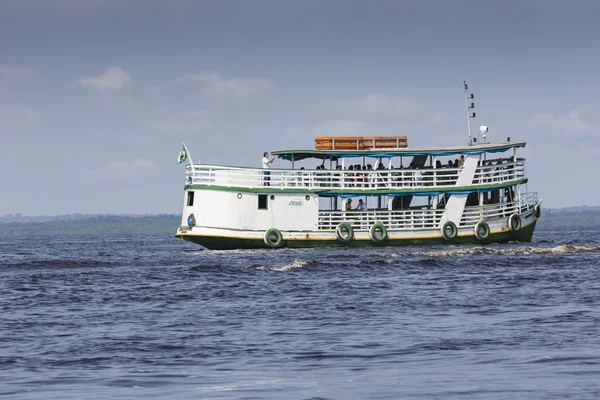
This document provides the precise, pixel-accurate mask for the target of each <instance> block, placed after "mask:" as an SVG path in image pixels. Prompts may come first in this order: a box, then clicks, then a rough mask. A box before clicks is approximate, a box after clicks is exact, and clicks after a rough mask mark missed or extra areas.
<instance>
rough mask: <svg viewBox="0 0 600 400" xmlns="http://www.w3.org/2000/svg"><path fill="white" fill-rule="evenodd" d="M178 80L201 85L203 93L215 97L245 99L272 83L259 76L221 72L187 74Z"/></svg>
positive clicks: (265, 88)
mask: <svg viewBox="0 0 600 400" xmlns="http://www.w3.org/2000/svg"><path fill="white" fill-rule="evenodd" d="M177 81H178V82H186V81H187V82H194V83H196V84H198V85H200V86H201V87H202V90H203V91H204V93H205V94H207V95H210V96H212V97H216V98H219V99H221V98H224V97H231V98H234V99H237V100H247V99H248V98H249V97H250V96H253V95H255V94H257V93H259V92H262V91H264V90H267V89H270V88H271V87H273V84H272V83H271V82H270V81H269V80H268V79H265V78H260V77H237V78H225V77H223V76H222V75H221V74H215V73H202V74H196V75H192V74H188V75H183V76H181V77H179V78H177Z"/></svg>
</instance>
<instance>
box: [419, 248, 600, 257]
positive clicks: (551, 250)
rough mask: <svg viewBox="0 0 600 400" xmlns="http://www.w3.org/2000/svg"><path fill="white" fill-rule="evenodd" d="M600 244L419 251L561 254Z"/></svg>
mask: <svg viewBox="0 0 600 400" xmlns="http://www.w3.org/2000/svg"><path fill="white" fill-rule="evenodd" d="M598 251H600V246H573V245H560V246H555V247H531V246H527V247H511V248H489V247H475V248H468V249H452V250H442V251H429V252H423V253H419V255H422V256H429V257H443V256H468V255H479V254H491V255H494V254H505V255H506V254H513V255H528V254H561V253H579V252H581V253H583V252H598Z"/></svg>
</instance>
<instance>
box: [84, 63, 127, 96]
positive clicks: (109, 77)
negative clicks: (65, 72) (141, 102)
mask: <svg viewBox="0 0 600 400" xmlns="http://www.w3.org/2000/svg"><path fill="white" fill-rule="evenodd" d="M77 84H79V85H81V86H84V87H92V88H95V89H98V90H101V91H111V92H116V91H119V90H120V89H122V88H124V87H125V86H129V85H131V84H133V80H132V79H131V75H129V73H128V72H127V71H124V70H123V69H122V68H121V67H109V68H108V69H107V70H106V71H104V73H103V74H102V75H99V76H84V77H83V78H81V79H79V80H78V81H77Z"/></svg>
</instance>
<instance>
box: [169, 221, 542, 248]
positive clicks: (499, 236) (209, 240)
mask: <svg viewBox="0 0 600 400" xmlns="http://www.w3.org/2000/svg"><path fill="white" fill-rule="evenodd" d="M535 224H536V221H534V222H533V223H531V224H529V225H527V226H525V227H523V228H522V229H521V230H519V232H510V231H506V232H499V233H494V234H490V236H488V238H487V239H486V240H478V239H477V238H476V237H475V235H469V236H458V237H456V238H454V239H452V240H445V239H443V238H442V237H439V238H427V239H390V240H385V241H383V242H381V243H375V242H373V241H371V240H353V241H351V242H349V243H342V242H340V241H338V240H335V239H332V240H286V241H284V243H283V245H282V247H290V248H313V247H373V246H414V245H436V244H490V243H506V242H512V241H517V242H531V238H532V237H533V231H534V230H535ZM177 236H178V237H180V238H181V239H183V240H187V241H189V242H192V243H195V244H198V245H200V246H204V247H206V248H208V249H211V250H234V249H261V248H268V246H267V245H266V244H265V243H264V242H263V241H262V240H261V239H242V238H227V237H217V236H195V235H177Z"/></svg>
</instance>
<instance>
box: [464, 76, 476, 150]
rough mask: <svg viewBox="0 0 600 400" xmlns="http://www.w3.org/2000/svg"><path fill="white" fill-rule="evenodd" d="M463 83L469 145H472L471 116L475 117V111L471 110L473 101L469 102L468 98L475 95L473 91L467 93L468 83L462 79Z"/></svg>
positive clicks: (473, 105) (473, 106) (473, 104)
mask: <svg viewBox="0 0 600 400" xmlns="http://www.w3.org/2000/svg"><path fill="white" fill-rule="evenodd" d="M463 83H464V84H465V104H466V105H467V125H468V127H469V146H472V145H473V138H472V136H471V118H475V112H474V111H473V112H472V111H471V110H473V109H474V108H475V103H474V102H472V101H471V102H469V101H470V100H473V99H475V95H474V94H473V93H469V85H468V84H467V81H463Z"/></svg>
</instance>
